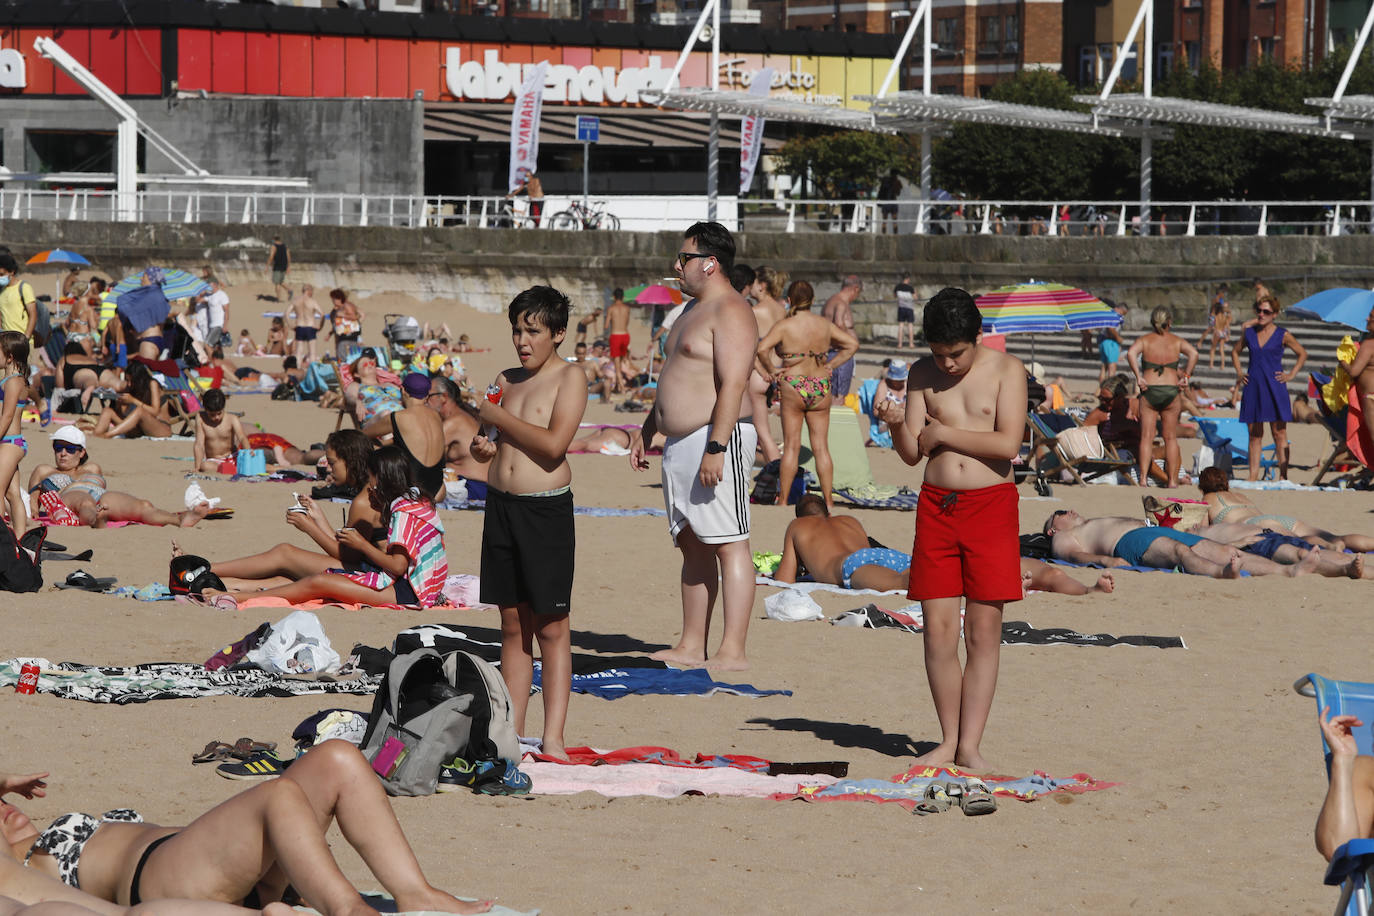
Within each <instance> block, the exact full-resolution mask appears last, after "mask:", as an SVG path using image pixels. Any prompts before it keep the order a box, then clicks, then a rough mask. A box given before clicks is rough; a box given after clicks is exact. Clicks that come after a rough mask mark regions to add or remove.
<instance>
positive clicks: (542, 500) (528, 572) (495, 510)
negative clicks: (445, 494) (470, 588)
mask: <svg viewBox="0 0 1374 916" xmlns="http://www.w3.org/2000/svg"><path fill="white" fill-rule="evenodd" d="M575 546H576V539H575V535H574V530H573V497H572V493H571V492H570V491H568V490H564V491H563V492H561V493H556V494H554V495H549V496H544V495H519V496H517V495H512V494H510V493H503V492H502V491H500V490H498V489H496V488H495V487H491V486H489V487H487V519H486V524H485V525H484V526H483V527H482V573H481V576H482V578H481V598H482V602H483V603H484V604H494V605H497V606H498V607H515V606H516V605H518V604H528V605H529V606H530V608H531V609H532V610H533V611H534V613H536V614H566V613H568V611H569V610H570V608H571V601H572V583H573V553H574V547H575Z"/></svg>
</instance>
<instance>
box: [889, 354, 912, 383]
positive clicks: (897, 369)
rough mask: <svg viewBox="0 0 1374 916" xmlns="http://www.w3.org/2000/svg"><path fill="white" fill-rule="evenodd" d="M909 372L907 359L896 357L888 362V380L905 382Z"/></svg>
mask: <svg viewBox="0 0 1374 916" xmlns="http://www.w3.org/2000/svg"><path fill="white" fill-rule="evenodd" d="M906 374H907V365H906V360H904V359H894V360H893V361H892V362H890V363H888V364H887V380H888V381H890V382H905V381H906Z"/></svg>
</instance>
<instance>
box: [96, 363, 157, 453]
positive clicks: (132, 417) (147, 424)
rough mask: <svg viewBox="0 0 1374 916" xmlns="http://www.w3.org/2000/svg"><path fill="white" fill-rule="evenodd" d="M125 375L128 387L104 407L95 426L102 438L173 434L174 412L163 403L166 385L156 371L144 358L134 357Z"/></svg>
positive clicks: (97, 433)
mask: <svg viewBox="0 0 1374 916" xmlns="http://www.w3.org/2000/svg"><path fill="white" fill-rule="evenodd" d="M125 378H126V379H127V380H128V390H126V391H125V392H124V393H123V394H121V395H120V396H119V399H118V400H117V401H115V402H114V404H113V405H112V406H107V407H105V408H103V409H102V410H101V411H100V417H99V418H98V419H97V420H96V421H95V428H94V430H92V432H93V433H94V435H96V436H99V437H100V438H102V439H113V438H114V437H115V436H128V437H130V438H133V437H136V436H151V437H153V438H162V437H166V436H170V435H171V434H172V415H171V414H170V413H168V411H167V406H166V405H165V404H163V403H162V386H161V385H159V384H158V383H157V379H155V378H153V373H152V371H151V370H149V369H148V367H147V366H146V365H144V364H143V363H142V362H140V361H138V360H131V361H130V362H129V368H128V370H127V371H126V373H125Z"/></svg>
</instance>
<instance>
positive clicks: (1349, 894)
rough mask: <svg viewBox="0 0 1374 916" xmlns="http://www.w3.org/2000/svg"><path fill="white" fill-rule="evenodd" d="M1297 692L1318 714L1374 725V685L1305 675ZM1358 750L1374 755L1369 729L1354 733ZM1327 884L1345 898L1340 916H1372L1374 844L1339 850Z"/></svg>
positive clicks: (1325, 753) (1325, 752) (1355, 843)
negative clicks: (1312, 703) (1309, 699)
mask: <svg viewBox="0 0 1374 916" xmlns="http://www.w3.org/2000/svg"><path fill="white" fill-rule="evenodd" d="M1293 689H1294V690H1295V691H1297V692H1298V693H1299V694H1301V695H1302V696H1305V697H1312V698H1313V699H1315V700H1316V701H1317V711H1318V712H1320V711H1321V710H1322V709H1325V708H1327V707H1330V709H1331V715H1333V716H1336V715H1341V714H1351V715H1356V716H1359V717H1360V718H1361V719H1363V720H1364V721H1365V722H1370V721H1374V684H1365V683H1361V682H1360V681H1336V680H1331V679H1330V678H1325V677H1322V676H1321V675H1317V674H1305V675H1303V676H1302V677H1300V678H1298V679H1297V680H1296V681H1294V682H1293ZM1317 734H1318V735H1319V736H1320V737H1321V739H1322V757H1323V759H1324V760H1325V762H1326V772H1327V775H1328V776H1329V775H1330V773H1331V749H1330V748H1329V747H1327V745H1326V737H1325V736H1324V735H1321V732H1320V731H1318V733H1317ZM1354 735H1355V745H1356V750H1357V751H1358V752H1359V753H1361V754H1374V733H1372V732H1371V730H1370V729H1369V728H1368V727H1366V728H1358V729H1355V731H1354ZM1325 883H1326V884H1329V885H1331V886H1333V887H1334V886H1337V885H1339V886H1340V888H1341V896H1340V900H1339V902H1338V903H1337V904H1336V916H1369V914H1370V913H1371V912H1374V909H1371V893H1370V888H1371V886H1374V840H1368V839H1366V840H1351V841H1350V842H1348V843H1346V844H1345V845H1343V846H1341V847H1340V848H1339V849H1337V850H1336V854H1335V855H1333V856H1332V857H1331V864H1330V865H1328V866H1327V869H1326V878H1325Z"/></svg>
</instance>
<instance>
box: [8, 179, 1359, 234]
mask: <svg viewBox="0 0 1374 916" xmlns="http://www.w3.org/2000/svg"><path fill="white" fill-rule="evenodd" d="M580 202H581V198H580V196H571V195H549V196H548V197H546V198H545V200H544V206H543V212H542V214H541V217H540V219H539V221H538V228H539V229H540V230H550V231H556V230H560V229H563V228H566V227H572V228H574V229H591V228H593V227H594V226H597V225H599V226H601V227H602V228H613V227H614V225H615V224H618V227H619V228H620V229H623V230H629V231H635V232H658V231H672V230H677V229H681V227H682V226H683V225H684V224H685V223H690V222H693V221H695V220H699V219H706V218H707V213H708V212H709V205H708V201H707V199H706V197H705V196H704V195H662V196H648V195H644V196H638V195H637V196H628V195H626V196H613V197H608V198H598V199H596V200H594V201H592V202H591V204H592V210H593V211H597V210H598V209H601V210H604V212H605V213H608V214H611V215H613V216H614V217H615V219H614V220H613V221H610V220H607V221H595V222H594V221H588V220H585V219H583V218H581V216H580V215H579V214H576V213H575V211H574V204H577V203H580ZM135 213H136V218H137V220H136V221H138V222H152V223H158V222H169V223H241V224H245V225H253V224H268V225H285V226H309V225H328V226H394V227H404V228H411V229H416V228H425V227H432V228H444V227H453V226H469V227H475V228H527V229H531V230H532V229H534V228H536V227H535V220H534V219H533V215H532V214H531V212H530V209H529V203H528V202H527V201H525V200H523V199H515V200H510V199H507V198H504V197H478V196H470V197H414V196H400V195H392V196H387V195H362V194H320V193H300V192H282V191H259V190H254V189H233V190H226V191H211V190H205V189H189V190H171V189H165V188H158V189H148V190H141V191H139V192H138V196H137V202H136V209H135ZM6 217H7V218H10V219H36V220H96V221H101V222H112V221H115V219H116V212H115V198H114V193H113V191H111V190H108V189H101V188H76V189H58V190H47V189H30V188H23V187H18V186H3V185H0V218H6ZM716 218H717V219H719V220H720V221H721V222H722V223H724V224H725V225H726V226H728V227H730V228H731V229H735V230H745V231H749V230H753V231H766V232H849V233H854V232H868V233H874V234H877V233H885V232H892V233H899V234H912V233H915V234H928V235H1019V236H1043V237H1046V238H1073V237H1092V236H1130V235H1165V236H1167V235H1184V236H1195V235H1225V236H1238V235H1255V236H1267V235H1368V234H1370V232H1371V228H1372V227H1374V212H1372V210H1371V206H1370V203H1369V202H1368V201H1306V202H1293V201H1158V202H1155V203H1153V204H1151V205H1150V207H1149V209H1148V210H1146V211H1145V212H1144V218H1143V219H1142V209H1141V206H1140V204H1139V203H1123V202H1121V201H1088V200H1069V201H1052V200H1040V201H1024V200H942V201H922V200H919V199H914V198H903V199H901V200H897V201H882V202H880V201H877V200H873V199H871V198H868V199H860V200H809V199H800V198H791V197H784V198H776V199H753V198H746V199H743V200H740V199H737V198H735V197H720V198H718V199H717V201H716Z"/></svg>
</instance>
